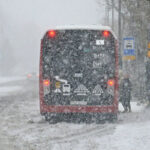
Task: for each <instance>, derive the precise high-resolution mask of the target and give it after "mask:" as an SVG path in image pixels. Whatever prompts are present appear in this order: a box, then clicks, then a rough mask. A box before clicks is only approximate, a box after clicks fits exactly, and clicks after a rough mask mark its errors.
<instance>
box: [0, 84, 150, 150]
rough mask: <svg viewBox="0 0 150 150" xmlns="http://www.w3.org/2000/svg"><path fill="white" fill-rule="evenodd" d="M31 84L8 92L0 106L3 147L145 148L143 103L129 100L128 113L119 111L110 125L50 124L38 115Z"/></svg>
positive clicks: (149, 122)
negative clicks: (2, 104)
mask: <svg viewBox="0 0 150 150" xmlns="http://www.w3.org/2000/svg"><path fill="white" fill-rule="evenodd" d="M27 84H29V83H27ZM16 86H17V85H16ZM34 86H37V84H35V85H32V86H31V85H28V86H26V87H28V88H29V89H28V90H27V91H25V92H24V93H21V94H20V95H15V96H11V95H9V93H8V96H7V98H6V99H5V100H6V101H5V102H4V104H5V105H6V106H7V107H5V108H3V109H1V107H0V113H1V115H0V121H1V124H0V147H1V148H3V149H4V150H41V149H44V150H104V149H105V150H141V149H142V150H149V147H150V132H149V131H150V111H149V110H148V109H144V108H145V106H143V105H141V106H138V105H137V104H136V102H132V104H131V106H132V113H120V114H119V119H118V122H116V123H114V124H112V123H106V124H100V125H98V124H95V123H92V124H85V123H82V124H73V123H64V122H62V123H57V124H54V125H50V124H49V123H48V122H46V121H45V120H44V118H43V117H41V116H40V113H39V99H38V95H37V91H38V88H35V87H34ZM35 89H36V90H35ZM20 90H21V91H22V89H20ZM0 99H1V101H0V102H2V101H3V99H2V98H1V97H0ZM10 101H11V103H10ZM120 110H122V106H121V105H120Z"/></svg>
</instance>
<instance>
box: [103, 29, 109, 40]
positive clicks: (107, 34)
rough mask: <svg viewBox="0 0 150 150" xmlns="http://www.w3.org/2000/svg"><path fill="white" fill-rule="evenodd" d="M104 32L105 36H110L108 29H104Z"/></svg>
mask: <svg viewBox="0 0 150 150" xmlns="http://www.w3.org/2000/svg"><path fill="white" fill-rule="evenodd" d="M102 34H103V37H106V38H107V37H109V35H110V33H109V31H107V30H106V31H103V33H102Z"/></svg>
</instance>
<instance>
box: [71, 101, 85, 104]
mask: <svg viewBox="0 0 150 150" xmlns="http://www.w3.org/2000/svg"><path fill="white" fill-rule="evenodd" d="M70 104H71V105H87V102H86V101H71V102H70Z"/></svg>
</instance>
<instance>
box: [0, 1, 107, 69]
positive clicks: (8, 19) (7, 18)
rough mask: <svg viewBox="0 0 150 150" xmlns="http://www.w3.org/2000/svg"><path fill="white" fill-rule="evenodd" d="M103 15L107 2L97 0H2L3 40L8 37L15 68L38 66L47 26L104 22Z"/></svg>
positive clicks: (0, 8) (0, 11) (33, 67)
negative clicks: (99, 3) (42, 40)
mask: <svg viewBox="0 0 150 150" xmlns="http://www.w3.org/2000/svg"><path fill="white" fill-rule="evenodd" d="M99 1H101V3H102V4H104V2H105V1H104V0H99ZM103 17H104V5H101V6H99V5H98V4H97V1H96V0H0V18H1V24H0V28H1V31H3V35H2V36H3V38H2V37H1V40H3V39H4V38H8V40H9V42H10V44H11V47H12V49H11V51H13V53H14V55H15V59H16V62H17V64H16V67H18V68H17V69H16V68H15V69H16V70H18V71H20V70H22V71H23V70H27V71H30V70H37V69H38V62H39V50H40V39H41V37H42V36H43V34H44V32H45V31H46V30H48V29H50V28H51V27H53V26H55V25H64V24H65V25H66V24H86V25H90V24H101V23H103V22H104V21H103ZM0 46H1V45H0Z"/></svg>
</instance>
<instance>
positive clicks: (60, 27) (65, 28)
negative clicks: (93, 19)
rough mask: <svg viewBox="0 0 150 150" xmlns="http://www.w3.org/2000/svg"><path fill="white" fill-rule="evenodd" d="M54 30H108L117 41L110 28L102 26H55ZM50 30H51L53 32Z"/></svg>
mask: <svg viewBox="0 0 150 150" xmlns="http://www.w3.org/2000/svg"><path fill="white" fill-rule="evenodd" d="M51 29H52V30H86V29H88V30H107V31H110V32H111V33H112V34H113V36H114V37H115V39H117V36H116V35H115V33H114V32H113V31H112V29H111V28H110V27H109V26H102V25H63V26H55V27H53V28H51ZM51 29H50V30H51Z"/></svg>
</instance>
